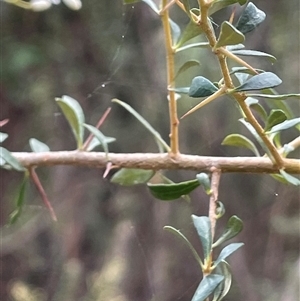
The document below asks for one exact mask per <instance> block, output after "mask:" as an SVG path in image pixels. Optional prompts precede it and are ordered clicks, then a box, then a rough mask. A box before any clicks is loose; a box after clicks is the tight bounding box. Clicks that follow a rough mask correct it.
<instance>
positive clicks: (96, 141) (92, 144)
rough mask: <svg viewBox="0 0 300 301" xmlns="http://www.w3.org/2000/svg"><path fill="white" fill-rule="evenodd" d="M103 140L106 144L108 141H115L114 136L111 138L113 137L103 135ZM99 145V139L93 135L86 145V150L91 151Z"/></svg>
mask: <svg viewBox="0 0 300 301" xmlns="http://www.w3.org/2000/svg"><path fill="white" fill-rule="evenodd" d="M104 140H105V142H106V143H107V144H108V143H112V142H115V141H116V138H113V137H105V139H104ZM99 145H102V144H101V142H100V141H99V139H98V138H96V137H93V139H92V141H91V142H90V143H89V145H88V147H87V149H86V150H87V151H88V152H90V151H92V150H93V149H95V148H96V147H97V146H99Z"/></svg>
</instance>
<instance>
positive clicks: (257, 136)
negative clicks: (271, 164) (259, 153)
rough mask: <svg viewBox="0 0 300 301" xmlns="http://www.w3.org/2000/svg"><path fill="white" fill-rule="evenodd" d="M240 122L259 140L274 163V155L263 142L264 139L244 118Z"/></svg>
mask: <svg viewBox="0 0 300 301" xmlns="http://www.w3.org/2000/svg"><path fill="white" fill-rule="evenodd" d="M239 122H241V123H242V124H243V125H244V126H245V127H246V128H247V129H248V131H249V132H250V133H251V134H252V135H253V137H254V138H255V139H256V140H257V142H258V143H259V144H260V146H261V147H262V148H263V150H264V151H265V152H266V153H267V155H268V156H269V158H270V159H271V160H272V161H274V158H273V156H272V154H271V153H270V151H269V149H268V148H267V146H266V145H265V143H264V142H263V141H262V139H261V138H260V137H259V135H258V134H257V132H256V130H255V129H254V127H253V126H252V125H251V124H250V123H249V122H248V121H246V120H245V119H243V118H241V119H239Z"/></svg>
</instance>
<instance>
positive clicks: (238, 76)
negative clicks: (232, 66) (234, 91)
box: [234, 72, 249, 85]
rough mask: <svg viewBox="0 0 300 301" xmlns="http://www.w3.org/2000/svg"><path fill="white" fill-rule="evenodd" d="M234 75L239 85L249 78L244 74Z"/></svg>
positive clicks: (237, 73)
mask: <svg viewBox="0 0 300 301" xmlns="http://www.w3.org/2000/svg"><path fill="white" fill-rule="evenodd" d="M234 75H235V76H236V78H237V79H238V81H239V83H240V85H241V84H243V83H244V82H245V81H246V80H247V79H248V78H249V74H247V73H244V72H236V73H234Z"/></svg>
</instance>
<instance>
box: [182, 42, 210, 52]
mask: <svg viewBox="0 0 300 301" xmlns="http://www.w3.org/2000/svg"><path fill="white" fill-rule="evenodd" d="M208 47H209V43H208V42H199V43H192V44H188V45H186V46H182V47H179V48H176V53H177V52H180V51H183V50H187V49H191V48H208Z"/></svg>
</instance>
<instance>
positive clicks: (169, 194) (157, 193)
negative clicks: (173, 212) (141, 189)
mask: <svg viewBox="0 0 300 301" xmlns="http://www.w3.org/2000/svg"><path fill="white" fill-rule="evenodd" d="M199 185H200V184H199V182H198V181H197V180H190V181H185V182H180V183H174V184H151V183H148V184H147V186H148V188H149V189H150V192H151V193H152V195H153V196H154V197H155V198H157V199H159V200H163V201H171V200H175V199H178V198H180V197H181V196H183V195H186V194H189V193H190V192H192V191H193V190H194V189H196V188H197V187H198V186H199Z"/></svg>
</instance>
